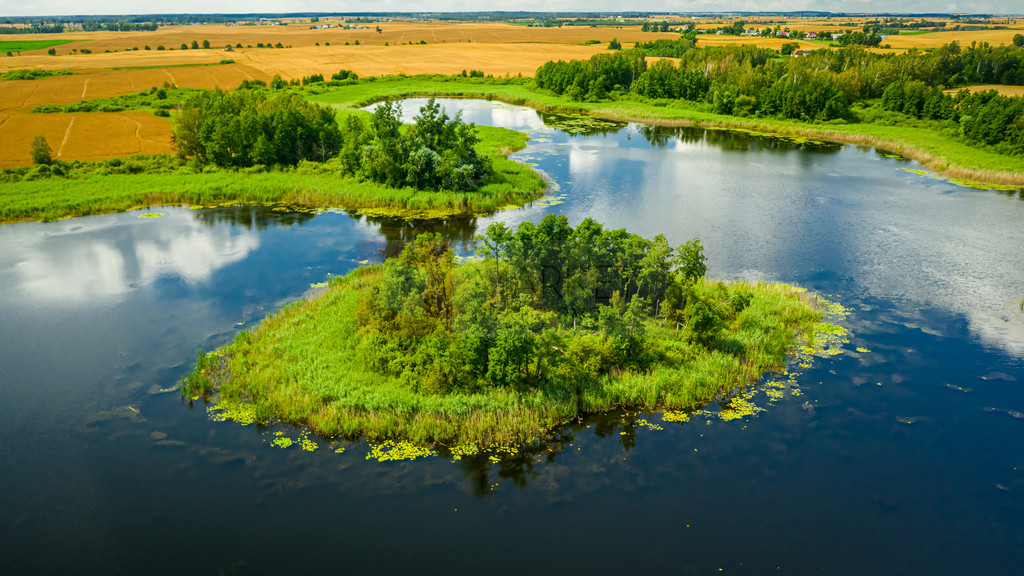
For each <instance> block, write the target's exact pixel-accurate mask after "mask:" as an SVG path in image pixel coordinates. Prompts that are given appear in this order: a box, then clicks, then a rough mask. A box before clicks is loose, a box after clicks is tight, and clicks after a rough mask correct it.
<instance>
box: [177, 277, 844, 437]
mask: <svg viewBox="0 0 1024 576" xmlns="http://www.w3.org/2000/svg"><path fill="white" fill-rule="evenodd" d="M464 266H465V265H464ZM458 268H461V266H460V267H457V270H456V279H455V283H456V284H458V282H459V279H458V276H459V272H458ZM383 276H384V268H383V267H381V266H370V267H365V268H360V269H357V270H355V271H353V272H352V273H350V274H349V275H347V276H345V277H343V278H336V279H333V280H332V281H331V282H330V286H329V288H328V289H327V291H326V292H325V293H324V294H322V295H321V296H319V297H316V298H313V299H311V300H308V301H299V302H296V303H293V304H291V305H289V306H287V307H285V308H284V309H282V310H281V311H279V312H278V313H276V314H275V315H273V316H271V317H269V318H267V319H266V320H265V321H264V322H263V323H262V324H261V325H260V326H259V327H258V328H257V329H256V330H254V331H251V332H250V331H245V332H242V333H240V334H239V335H238V337H237V338H236V339H235V341H234V343H232V344H230V345H229V346H226V347H225V348H223V349H221V350H219V351H216V352H214V353H212V354H210V355H207V356H206V357H205V358H203V359H202V360H201V362H200V366H199V370H198V372H197V373H195V374H194V375H193V376H192V379H193V380H196V379H204V380H205V379H208V380H206V381H207V383H210V384H213V385H216V386H219V388H215V389H218V390H219V394H220V400H219V405H220V408H221V409H223V410H225V412H226V413H227V414H231V413H240V414H247V415H248V416H247V417H248V418H251V419H255V420H257V421H275V420H279V421H288V422H292V423H295V424H299V425H306V426H309V427H311V428H313V429H314V430H316V431H318V432H320V433H322V434H324V435H327V436H338V435H342V436H346V437H363V438H367V439H369V440H371V441H379V440H386V439H387V440H399V441H409V442H414V443H418V444H429V443H441V444H444V445H449V446H450V445H460V446H466V445H473V444H475V445H477V446H482V445H492V446H493V445H510V444H518V443H524V442H530V441H534V440H537V439H540V438H542V437H543V435H544V434H545V432H546V431H549V430H550V429H551V428H552V427H554V426H557V425H559V424H561V423H564V422H566V421H568V420H570V419H572V418H574V417H576V416H577V415H578V414H580V413H589V412H599V411H604V410H608V409H611V408H614V407H632V408H641V409H644V410H691V409H694V408H696V407H699V406H700V405H701V404H702V403H705V402H707V401H709V400H712V399H713V398H716V397H719V396H721V395H727V394H729V393H731V392H734V391H736V390H738V389H740V388H742V387H744V386H746V385H750V384H751V383H753V382H756V381H757V380H758V378H759V377H760V376H761V374H763V373H764V372H766V371H772V370H779V369H781V368H783V366H784V362H785V358H786V353H787V352H792V351H793V347H794V345H795V344H796V342H797V338H796V336H795V335H796V334H798V333H800V334H805V335H808V336H810V341H811V342H812V343H814V344H816V345H817V348H816V349H817V350H818V351H819V352H821V351H822V349H823V348H824V347H826V346H834V345H835V344H836V340H837V339H842V333H843V331H842V329H841V328H838V327H836V326H831V325H827V324H823V323H821V319H822V312H821V311H820V310H819V309H818V308H819V306H820V303H819V302H818V301H816V300H815V299H813V298H810V297H808V296H807V295H806V294H805V293H803V292H801V291H800V290H798V289H795V288H792V287H790V286H786V285H781V284H765V283H758V284H749V283H742V282H738V283H733V284H730V285H728V286H725V285H722V284H721V283H711V282H706V281H701V282H700V283H698V284H697V286H696V287H695V288H696V293H695V294H696V295H698V296H700V297H709V298H710V297H717V298H725V299H726V300H728V299H729V298H731V297H732V296H731V295H733V294H738V293H743V294H747V295H749V298H750V299H749V304H748V305H747V306H746V307H745V308H744V309H743V310H742V311H739V312H736V313H735V316H734V317H733V319H732V321H731V322H730V324H729V326H728V328H727V329H726V331H724V332H723V336H722V341H723V342H724V343H725V344H723V345H720V346H716V347H714V348H705V347H703V346H701V345H698V344H695V343H693V342H690V341H688V340H687V339H685V338H683V337H682V336H681V335H680V333H679V332H678V327H677V326H674V325H666V324H664V323H663V322H662V321H660V320H656V319H651V320H649V321H648V325H647V330H648V333H649V334H650V336H651V338H650V339H649V341H648V342H649V347H650V352H651V353H652V354H655V355H657V356H658V357H659V358H660V360H659V363H657V364H656V365H655V366H654V367H653V368H652V369H650V370H646V371H643V372H632V371H629V370H621V371H618V370H612V371H611V372H609V373H607V374H605V375H604V376H603V377H600V378H596V379H587V380H583V381H581V380H578V379H577V380H572V379H564V380H559V381H557V382H552V383H548V384H543V385H538V386H536V387H526V388H523V387H516V386H494V387H489V388H483V389H478V390H473V391H461V390H453V391H446V392H436V391H435V392H428V391H423V390H421V389H418V388H417V387H416V385H415V384H410V383H409V382H408V381H403V380H402V379H401V378H398V377H392V376H386V375H382V374H381V373H379V372H375V371H373V370H371V369H370V368H369V367H368V363H367V362H366V361H365V360H364V359H363V358H362V355H361V354H360V338H361V336H360V332H359V328H360V327H359V325H358V320H357V308H359V302H360V299H361V298H364V297H367V294H371V293H372V289H373V287H374V286H375V285H378V284H379V283H380V282H381V280H382V277H383ZM570 330H571V331H570ZM564 332H565V334H563V336H564V337H565V338H566V339H567V340H568V339H572V338H577V339H578V338H583V339H585V340H594V339H599V337H598V336H597V335H589V334H588V335H584V336H580V334H579V333H577V332H576V331H575V330H573V329H571V328H570V329H564ZM545 334H546V336H545V337H546V338H557V337H558V336H557V335H554V336H552V335H551V334H549V333H547V332H545ZM565 345H566V346H569V347H570V348H566V349H565V350H566V353H571V347H572V346H573V344H565ZM807 349H808V350H810V348H807ZM826 353H836V352H835V349H832V350H830V351H828V352H826ZM685 417H686V416H685V414H684V415H682V416H681V418H685Z"/></svg>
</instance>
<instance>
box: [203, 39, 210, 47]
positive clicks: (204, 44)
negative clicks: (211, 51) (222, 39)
mask: <svg viewBox="0 0 1024 576" xmlns="http://www.w3.org/2000/svg"><path fill="white" fill-rule="evenodd" d="M209 47H210V41H209V40H203V48H209Z"/></svg>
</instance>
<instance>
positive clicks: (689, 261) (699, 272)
mask: <svg viewBox="0 0 1024 576" xmlns="http://www.w3.org/2000/svg"><path fill="white" fill-rule="evenodd" d="M704 260H705V258H704V246H703V245H701V242H700V238H693V239H692V240H690V241H688V242H686V243H685V244H683V245H681V246H680V247H679V248H676V257H675V261H674V264H675V265H676V270H677V271H678V272H679V274H680V276H682V279H683V281H684V282H685V283H687V284H693V283H694V282H696V281H697V280H700V279H701V278H703V277H704V275H705V274H707V271H708V267H707V266H706V265H705V264H704Z"/></svg>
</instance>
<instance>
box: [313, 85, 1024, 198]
mask: <svg viewBox="0 0 1024 576" xmlns="http://www.w3.org/2000/svg"><path fill="white" fill-rule="evenodd" d="M516 80H518V79H512V80H511V81H510V80H507V79H494V80H492V81H491V82H490V83H488V82H487V80H483V79H467V80H462V79H452V78H449V77H441V76H432V75H423V76H410V77H385V78H381V79H377V80H376V82H373V83H367V84H359V85H353V86H346V87H342V88H335V89H332V90H330V91H326V92H324V93H322V94H318V95H317V94H314V95H313V96H311V99H313V100H314V101H317V102H323V103H334V104H336V105H338V106H340V107H345V106H351V107H364V106H368V105H370V104H373V103H375V102H379V101H381V100H384V99H391V98H394V99H402V98H424V97H426V98H429V97H434V98H466V99H485V100H497V101H500V102H504V103H507V104H512V105H517V106H526V107H529V108H533V109H535V110H538V111H541V112H549V113H557V114H585V115H588V116H592V117H595V118H598V119H603V120H610V121H615V122H636V123H640V124H648V125H651V126H666V127H674V126H693V127H697V128H706V129H711V130H733V131H747V132H751V133H755V134H763V135H766V136H776V137H792V138H801V139H809V140H820V141H826V142H834V143H838V144H852V145H856V146H870V147H874V148H876V149H878V150H879V151H882V152H886V153H890V154H895V155H898V156H901V157H904V158H908V159H911V160H914V161H916V162H918V163H919V164H921V165H922V166H923V167H924V168H926V169H928V170H931V171H933V172H935V173H937V174H940V175H942V176H945V177H948V178H949V179H951V181H953V182H954V183H956V184H960V185H963V186H968V187H980V188H993V189H1003V190H1005V189H1013V190H1016V189H1019V188H1021V187H1024V158H1018V157H1014V156H1008V155H1005V154H997V153H994V152H990V151H987V150H982V149H979V148H976V147H972V146H969V145H967V144H965V143H963V142H960V141H958V140H956V139H954V138H951V137H947V136H943V135H942V134H939V133H937V132H935V131H934V130H930V129H927V128H921V127H915V126H901V125H894V126H889V125H881V124H867V123H859V124H835V123H822V124H812V123H806V122H798V121H793V120H781V119H775V118H755V117H738V116H729V115H724V114H715V113H712V112H705V111H702V110H699V109H696V107H688V106H687V104H688V103H686V102H680V101H676V102H670V101H664V100H655V101H642V100H632V99H623V100H614V101H603V102H573V101H571V100H569V99H568V98H562V97H558V96H555V95H553V94H543V93H539V92H537V91H535V90H533V89H531V88H529V87H528V86H526V85H525V84H523V83H522V82H517V81H516ZM453 85H454V86H453ZM689 104H690V105H692V103H689Z"/></svg>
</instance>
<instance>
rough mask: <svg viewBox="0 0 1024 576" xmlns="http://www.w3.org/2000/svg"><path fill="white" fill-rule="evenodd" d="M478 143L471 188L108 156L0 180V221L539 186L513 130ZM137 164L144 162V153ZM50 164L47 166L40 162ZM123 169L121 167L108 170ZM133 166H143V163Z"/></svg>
mask: <svg viewBox="0 0 1024 576" xmlns="http://www.w3.org/2000/svg"><path fill="white" fill-rule="evenodd" d="M478 134H479V135H480V140H481V141H480V143H479V144H478V145H477V149H478V150H479V151H480V152H482V153H484V154H487V155H489V156H490V157H491V159H492V162H493V170H494V172H493V175H492V177H491V178H490V181H489V182H488V183H487V184H485V185H483V186H482V187H480V189H479V190H477V191H475V192H468V193H466V192H459V193H455V192H431V191H422V190H414V189H411V188H404V189H394V188H388V187H385V186H381V185H378V184H374V183H371V182H363V181H359V180H356V179H353V178H347V177H344V176H341V175H340V169H339V167H338V163H337V161H336V160H333V161H328V162H326V163H323V164H316V163H304V164H301V165H299V166H298V167H296V168H292V169H287V170H271V171H252V170H249V171H246V170H241V171H231V170H214V169H209V170H203V171H196V170H193V169H191V168H188V167H178V168H173V169H170V170H167V171H162V172H161V173H132V172H134V171H136V170H134V169H133V168H131V165H132V164H133V160H132V159H127V160H116V161H113V162H111V161H107V164H114V165H116V166H112V167H110V168H104V167H102V166H101V167H100V168H98V169H96V170H92V171H91V172H89V173H88V174H86V175H84V176H82V177H73V178H51V177H45V176H41V175H39V172H40V167H36V168H33V169H31V170H34V171H35V173H36V175H39V177H38V178H36V179H33V177H29V178H26V179H25V180H23V181H20V182H7V183H4V184H0V223H7V222H17V221H22V220H43V221H46V220H55V219H59V218H67V217H72V216H84V215H88V214H101V213H109V212H121V211H124V210H130V209H132V208H139V207H148V206H161V205H177V204H187V205H192V206H208V205H219V204H236V203H243V204H268V203H274V204H286V205H290V206H294V207H297V208H312V209H316V208H327V207H335V208H346V209H373V210H374V211H376V212H378V213H380V212H386V213H388V214H393V215H397V216H407V217H418V216H435V217H436V216H445V215H450V214H455V213H467V212H468V213H486V212H492V211H495V210H498V209H500V208H502V207H504V206H507V205H510V204H522V203H523V202H526V201H529V200H532V199H534V198H537V197H539V196H540V195H541V194H543V191H544V188H545V184H544V181H543V180H542V179H541V178H540V176H539V175H537V173H536V172H534V171H533V170H531V169H530V168H529V167H527V166H524V165H522V164H519V163H518V162H514V161H512V160H509V159H508V158H506V156H507V155H508V154H509V153H511V152H513V151H515V150H518V149H520V148H522V147H523V146H525V145H526V142H527V137H526V136H525V135H523V134H521V133H519V132H515V131H513V130H506V129H502V128H491V127H486V126H481V127H478ZM135 164H137V165H139V166H142V165H144V164H145V161H144V160H143V159H139V160H138V161H136V162H135ZM44 171H48V169H46V170H44ZM111 171H114V172H125V173H120V174H118V173H113V174H112V173H110V172H111ZM139 171H142V170H141V169H140V170H139Z"/></svg>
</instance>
